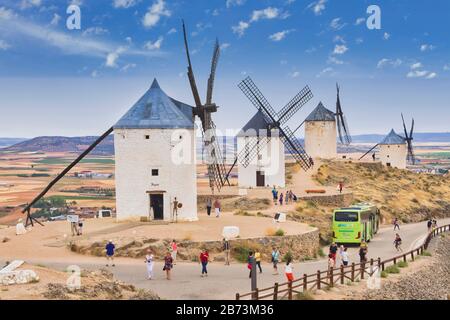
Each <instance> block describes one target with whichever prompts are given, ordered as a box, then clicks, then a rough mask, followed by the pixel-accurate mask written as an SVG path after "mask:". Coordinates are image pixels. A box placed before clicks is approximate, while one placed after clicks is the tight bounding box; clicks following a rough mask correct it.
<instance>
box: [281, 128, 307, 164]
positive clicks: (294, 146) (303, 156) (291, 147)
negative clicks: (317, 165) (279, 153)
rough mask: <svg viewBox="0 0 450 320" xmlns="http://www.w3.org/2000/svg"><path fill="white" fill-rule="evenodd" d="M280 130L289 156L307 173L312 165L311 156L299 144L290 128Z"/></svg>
mask: <svg viewBox="0 0 450 320" xmlns="http://www.w3.org/2000/svg"><path fill="white" fill-rule="evenodd" d="M279 129H280V131H279V132H280V135H281V140H282V141H283V144H284V146H285V147H286V149H287V150H288V152H289V154H290V155H291V156H292V157H293V158H294V159H295V161H296V162H297V164H299V165H300V167H301V168H302V169H303V170H305V171H306V170H308V169H309V168H311V166H312V164H311V161H310V156H309V155H308V154H307V153H306V151H305V149H304V148H303V147H302V145H301V144H300V143H299V142H298V140H297V138H296V137H295V135H294V133H293V132H292V130H291V129H290V128H289V127H288V126H286V127H284V128H283V129H281V128H279Z"/></svg>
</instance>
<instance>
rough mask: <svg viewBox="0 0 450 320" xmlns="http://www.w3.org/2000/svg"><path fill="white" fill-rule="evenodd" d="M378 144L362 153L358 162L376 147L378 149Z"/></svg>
mask: <svg viewBox="0 0 450 320" xmlns="http://www.w3.org/2000/svg"><path fill="white" fill-rule="evenodd" d="M378 145H379V143H377V144H376V145H374V146H373V147H372V148H370V149H369V151H367V152H366V153H364V154H363V155H362V156H361V157H360V158H359V159H358V160H361V159H362V158H364V157H365V156H367V155H368V154H369V153H370V152H371V151H372V150H373V149H375V148H376V147H378Z"/></svg>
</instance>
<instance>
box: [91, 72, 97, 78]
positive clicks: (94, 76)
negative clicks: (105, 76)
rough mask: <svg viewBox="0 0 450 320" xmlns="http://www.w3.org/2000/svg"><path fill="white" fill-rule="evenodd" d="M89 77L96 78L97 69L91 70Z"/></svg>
mask: <svg viewBox="0 0 450 320" xmlns="http://www.w3.org/2000/svg"><path fill="white" fill-rule="evenodd" d="M91 77H92V78H97V77H98V71H97V70H94V71H92V72H91Z"/></svg>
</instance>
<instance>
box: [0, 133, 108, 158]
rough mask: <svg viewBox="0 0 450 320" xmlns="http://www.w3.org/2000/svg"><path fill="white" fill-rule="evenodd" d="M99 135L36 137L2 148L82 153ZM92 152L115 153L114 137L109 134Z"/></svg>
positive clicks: (7, 149) (5, 149)
mask: <svg viewBox="0 0 450 320" xmlns="http://www.w3.org/2000/svg"><path fill="white" fill-rule="evenodd" d="M97 138H98V137H95V136H87V137H36V138H33V139H30V140H25V141H22V142H19V143H16V144H14V145H12V146H9V147H6V148H3V149H0V150H4V151H16V152H33V151H34V152H37V151H41V152H77V153H80V152H82V151H84V150H86V148H88V147H89V146H90V145H91V144H92V143H94V141H95V140H96V139H97ZM91 153H92V154H97V155H112V154H114V138H113V136H112V135H110V136H108V137H107V138H106V139H105V140H104V141H102V142H101V143H100V144H99V145H98V146H97V147H96V148H95V149H94V150H92V152H91Z"/></svg>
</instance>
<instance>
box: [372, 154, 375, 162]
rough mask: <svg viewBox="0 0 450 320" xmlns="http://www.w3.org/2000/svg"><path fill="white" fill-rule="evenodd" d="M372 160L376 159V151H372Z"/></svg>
mask: <svg viewBox="0 0 450 320" xmlns="http://www.w3.org/2000/svg"><path fill="white" fill-rule="evenodd" d="M372 160H373V161H375V152H374V153H372Z"/></svg>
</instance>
